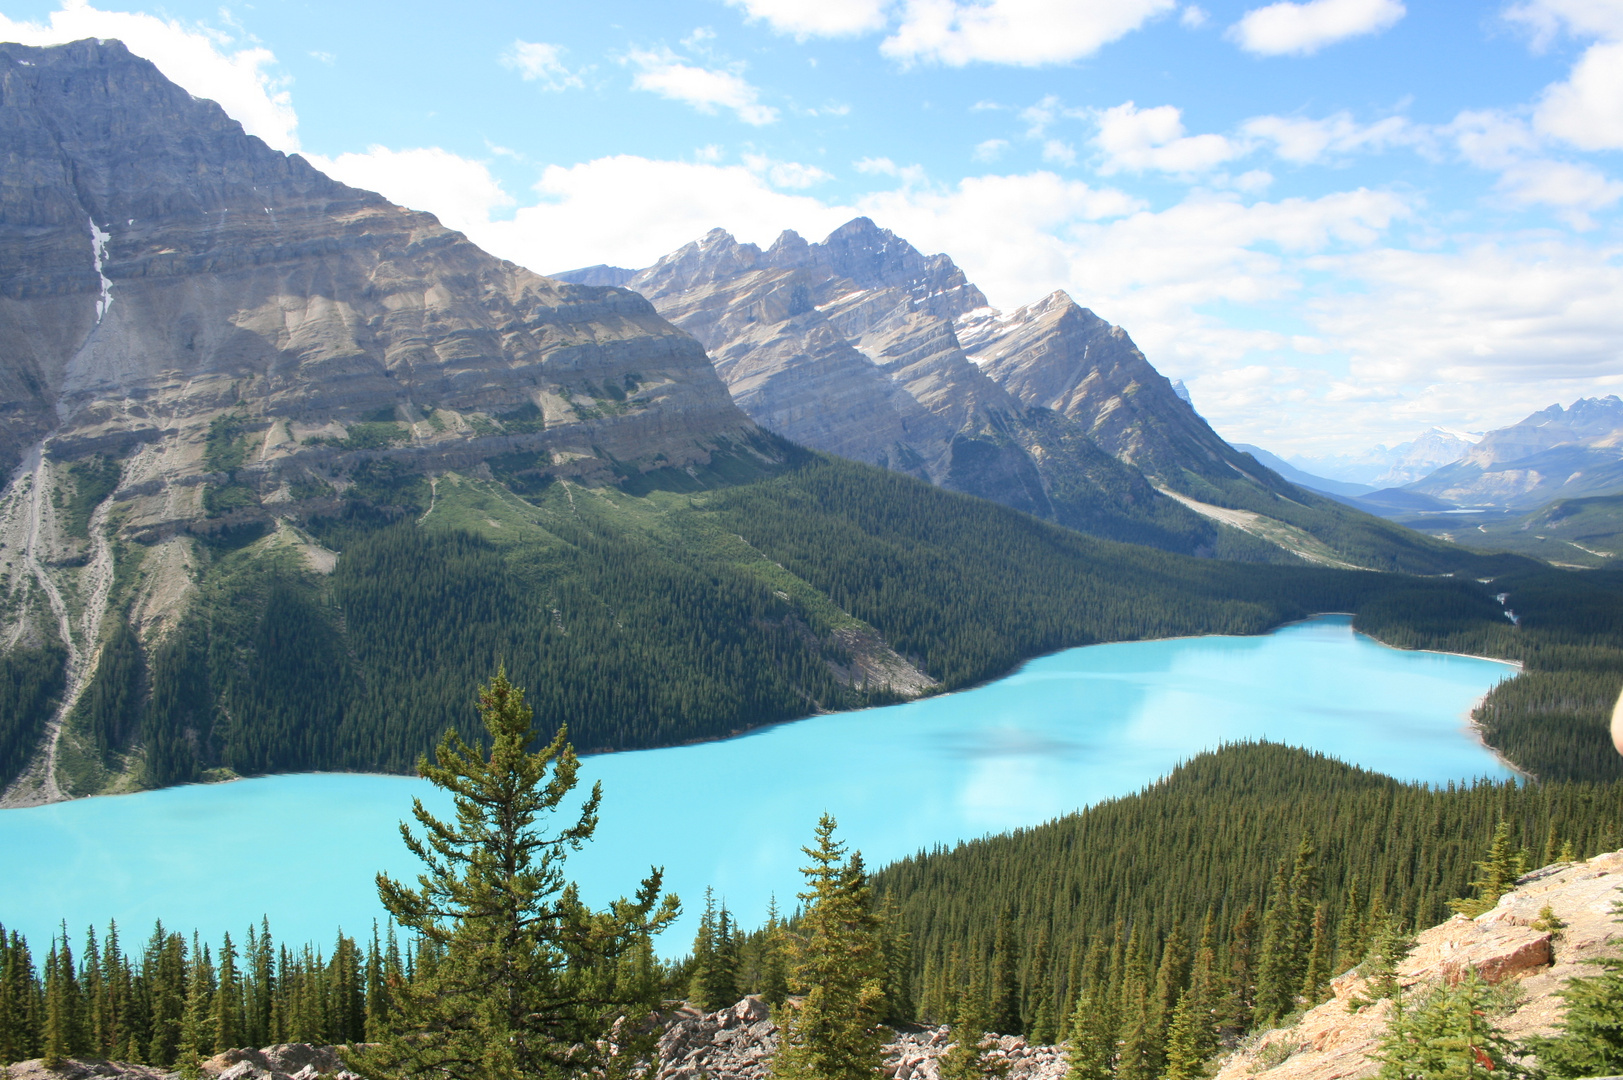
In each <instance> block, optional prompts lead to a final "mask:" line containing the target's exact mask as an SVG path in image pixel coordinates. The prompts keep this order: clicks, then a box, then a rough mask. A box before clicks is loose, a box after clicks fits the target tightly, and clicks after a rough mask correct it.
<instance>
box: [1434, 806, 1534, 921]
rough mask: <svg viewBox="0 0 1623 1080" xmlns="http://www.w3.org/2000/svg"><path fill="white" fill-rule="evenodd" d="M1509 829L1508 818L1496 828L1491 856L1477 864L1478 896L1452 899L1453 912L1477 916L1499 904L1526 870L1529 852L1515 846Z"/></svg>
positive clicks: (1476, 886)
mask: <svg viewBox="0 0 1623 1080" xmlns="http://www.w3.org/2000/svg"><path fill="white" fill-rule="evenodd" d="M1510 832H1511V829H1510V822H1508V821H1501V822H1500V823H1499V825H1498V827H1497V828H1495V829H1494V830H1493V841H1492V842H1491V843H1490V844H1489V845H1488V857H1487V858H1486V859H1483V860H1482V861H1481V862H1479V863H1477V864H1476V869H1477V876H1476V878H1475V879H1473V880H1472V882H1471V887H1472V888H1474V889H1475V890H1476V895H1475V896H1474V897H1469V898H1466V897H1461V898H1460V899H1457V900H1450V901H1449V902H1448V906H1449V907H1450V908H1452V909H1453V910H1454V911H1457V912H1459V913H1460V914H1461V915H1465V916H1468V917H1470V918H1473V919H1474V918H1476V917H1477V916H1478V915H1481V914H1482V913H1483V912H1485V911H1488V910H1489V909H1491V908H1492V907H1493V906H1494V905H1495V904H1497V903H1498V902H1499V898H1500V897H1501V896H1503V895H1505V894H1506V893H1507V892H1509V891H1510V890H1511V889H1513V888H1515V887H1516V879H1517V878H1519V877H1521V876H1522V875H1523V874H1525V873H1527V852H1525V851H1523V850H1522V849H1521V848H1520V847H1517V846H1516V844H1515V842H1514V841H1513V840H1512V839H1511V835H1510Z"/></svg>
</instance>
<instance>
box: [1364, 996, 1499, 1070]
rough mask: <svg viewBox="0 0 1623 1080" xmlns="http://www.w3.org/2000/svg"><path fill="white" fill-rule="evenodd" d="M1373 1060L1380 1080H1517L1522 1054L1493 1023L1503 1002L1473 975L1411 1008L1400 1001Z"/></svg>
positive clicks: (1425, 997)
mask: <svg viewBox="0 0 1623 1080" xmlns="http://www.w3.org/2000/svg"><path fill="white" fill-rule="evenodd" d="M1398 1005H1399V1007H1398V1008H1397V1009H1396V1010H1395V1011H1394V1013H1393V1016H1392V1020H1391V1021H1390V1023H1389V1024H1388V1025H1387V1033H1386V1037H1385V1038H1384V1039H1383V1040H1382V1042H1381V1048H1380V1050H1379V1051H1378V1052H1377V1053H1376V1054H1375V1055H1374V1056H1375V1057H1376V1059H1377V1060H1379V1061H1380V1062H1381V1072H1380V1080H1515V1078H1517V1077H1523V1076H1527V1075H1528V1072H1527V1070H1526V1069H1525V1068H1523V1067H1522V1066H1521V1065H1520V1064H1519V1063H1518V1062H1517V1061H1516V1060H1515V1059H1516V1058H1518V1057H1521V1056H1522V1055H1523V1054H1525V1052H1526V1051H1525V1049H1524V1048H1523V1047H1522V1046H1520V1045H1519V1044H1517V1043H1516V1042H1514V1041H1513V1040H1512V1039H1510V1038H1509V1037H1508V1036H1506V1035H1505V1034H1504V1033H1503V1032H1501V1031H1500V1030H1499V1029H1498V1027H1497V1026H1496V1025H1495V1024H1494V1022H1493V1016H1494V1015H1495V1014H1496V1013H1500V1012H1503V1011H1504V1007H1505V1006H1504V998H1503V995H1501V994H1500V993H1499V992H1498V991H1496V990H1495V989H1494V988H1493V987H1492V986H1490V985H1488V983H1487V982H1486V981H1485V980H1484V979H1483V978H1482V976H1481V975H1479V974H1478V973H1477V972H1476V970H1475V969H1471V970H1469V971H1467V972H1466V973H1465V976H1464V977H1463V978H1461V979H1460V981H1459V982H1458V983H1456V984H1454V985H1453V986H1440V987H1438V988H1436V989H1435V990H1432V991H1431V992H1430V993H1428V994H1427V995H1425V996H1424V997H1423V998H1421V999H1420V1001H1419V1002H1418V1003H1416V1004H1414V1005H1409V1004H1408V1003H1407V1002H1404V1001H1403V1000H1402V999H1401V998H1400V999H1399V1002H1398Z"/></svg>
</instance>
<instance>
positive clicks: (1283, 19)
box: [1229, 0, 1406, 56]
mask: <svg viewBox="0 0 1623 1080" xmlns="http://www.w3.org/2000/svg"><path fill="white" fill-rule="evenodd" d="M1405 13H1406V9H1405V8H1404V6H1403V4H1402V3H1401V0H1309V2H1308V3H1305V4H1295V3H1289V2H1284V3H1278V4H1269V5H1268V6H1267V7H1261V8H1253V9H1252V10H1250V11H1248V12H1246V13H1245V15H1244V16H1242V17H1241V19H1240V21H1239V22H1237V23H1235V24H1234V25H1233V26H1232V27H1230V28H1229V35H1230V36H1231V37H1232V38H1233V39H1234V40H1236V41H1238V42H1239V44H1240V47H1241V48H1242V49H1245V50H1246V51H1247V52H1253V53H1258V54H1260V55H1263V56H1281V55H1284V54H1295V55H1297V56H1307V55H1309V54H1312V53H1316V52H1318V51H1319V50H1320V49H1322V48H1324V47H1325V46H1326V45H1333V44H1335V43H1336V42H1338V41H1345V40H1346V39H1347V38H1352V37H1358V36H1360V35H1363V34H1374V33H1379V32H1380V31H1382V30H1386V29H1388V28H1389V27H1391V26H1393V25H1395V24H1396V23H1397V21H1398V20H1399V19H1401V18H1403V16H1404V14H1405Z"/></svg>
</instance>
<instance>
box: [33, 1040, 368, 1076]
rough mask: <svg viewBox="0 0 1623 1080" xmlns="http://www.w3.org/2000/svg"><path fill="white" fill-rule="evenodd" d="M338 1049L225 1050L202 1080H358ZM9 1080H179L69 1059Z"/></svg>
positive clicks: (143, 1068)
mask: <svg viewBox="0 0 1623 1080" xmlns="http://www.w3.org/2000/svg"><path fill="white" fill-rule="evenodd" d="M341 1049H342V1048H341V1047H336V1046H311V1045H310V1044H309V1043H280V1044H278V1045H276V1046H267V1047H265V1048H264V1049H263V1050H227V1051H226V1052H225V1053H223V1054H217V1055H215V1056H214V1057H212V1058H209V1059H208V1060H207V1061H204V1062H202V1063H201V1065H200V1068H201V1071H202V1073H203V1077H204V1080H316V1078H317V1077H327V1078H329V1080H360V1077H358V1076H356V1075H355V1074H354V1073H352V1072H350V1071H349V1070H348V1069H346V1068H345V1067H344V1062H343V1060H342V1059H341V1058H339V1056H338V1055H339V1053H340V1051H341ZM7 1075H8V1076H9V1080H179V1077H180V1073H178V1072H170V1071H167V1070H164V1069H156V1068H153V1067H152V1066H150V1065H132V1064H130V1063H129V1062H127V1061H81V1060H79V1059H77V1058H68V1059H66V1060H64V1061H63V1062H62V1064H61V1065H59V1066H57V1067H56V1068H55V1069H47V1068H46V1067H45V1065H44V1063H43V1062H41V1061H39V1060H38V1059H35V1060H33V1061H24V1062H21V1063H19V1064H16V1065H13V1066H11V1067H10V1069H9V1070H8V1071H7Z"/></svg>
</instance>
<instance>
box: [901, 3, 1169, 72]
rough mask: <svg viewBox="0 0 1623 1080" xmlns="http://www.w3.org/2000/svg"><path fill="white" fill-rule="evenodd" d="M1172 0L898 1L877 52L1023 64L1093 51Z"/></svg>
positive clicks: (905, 58)
mask: <svg viewBox="0 0 1623 1080" xmlns="http://www.w3.org/2000/svg"><path fill="white" fill-rule="evenodd" d="M1176 7H1177V3H1176V0H984V2H975V0H904V6H903V7H902V14H901V21H900V24H899V25H898V26H897V27H896V29H895V31H894V32H893V33H892V34H891V36H890V37H888V38H886V39H885V40H884V42H883V43H882V44H881V45H880V52H882V53H883V54H884V55H886V56H888V57H891V58H892V59H895V60H900V61H902V62H904V63H914V62H919V61H929V62H936V63H942V64H948V65H950V66H953V67H962V66H963V65H965V64H969V63H975V62H981V63H993V64H1017V65H1021V66H1026V67H1032V66H1037V65H1040V64H1062V63H1068V62H1070V61H1072V60H1080V59H1082V58H1083V57H1086V56H1092V55H1093V54H1094V53H1096V52H1098V51H1099V50H1100V49H1101V48H1103V47H1104V46H1106V45H1108V44H1110V43H1111V42H1112V41H1115V40H1117V39H1119V38H1121V37H1124V36H1126V35H1127V34H1129V33H1131V32H1133V31H1134V30H1137V29H1138V28H1139V27H1141V26H1143V25H1144V24H1145V23H1146V22H1148V21H1150V20H1151V19H1153V18H1155V17H1156V16H1158V15H1164V14H1166V13H1167V12H1170V11H1172V10H1174V9H1175V8H1176Z"/></svg>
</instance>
